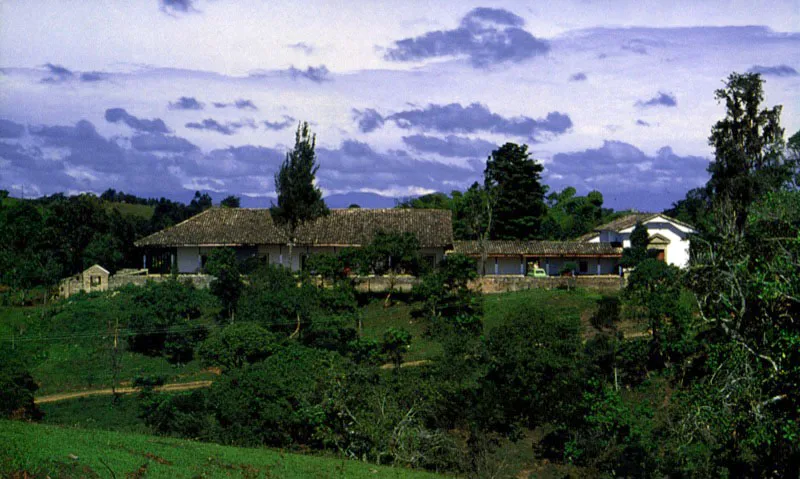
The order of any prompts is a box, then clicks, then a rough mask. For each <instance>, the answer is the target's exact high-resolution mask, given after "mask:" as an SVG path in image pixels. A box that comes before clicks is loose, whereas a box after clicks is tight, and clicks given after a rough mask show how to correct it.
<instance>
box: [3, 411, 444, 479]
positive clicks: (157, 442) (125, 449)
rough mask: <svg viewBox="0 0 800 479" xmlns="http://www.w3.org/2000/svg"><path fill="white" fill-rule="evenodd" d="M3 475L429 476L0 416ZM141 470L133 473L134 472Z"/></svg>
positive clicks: (269, 452)
mask: <svg viewBox="0 0 800 479" xmlns="http://www.w3.org/2000/svg"><path fill="white" fill-rule="evenodd" d="M0 444H2V445H3V447H2V448H0V476H3V477H7V476H12V477H14V476H13V474H17V477H23V474H22V473H23V471H24V472H28V473H29V475H28V476H27V477H31V476H30V474H31V473H33V474H35V477H47V476H49V477H60V478H70V477H112V473H111V472H110V471H113V477H120V478H121V477H148V478H159V477H164V478H169V479H177V478H182V477H186V478H194V477H248V478H255V477H269V478H288V479H291V478H355V479H358V478H367V477H369V478H373V477H390V478H392V477H394V478H406V477H408V478H434V477H441V476H436V475H434V474H431V473H427V472H423V471H414V470H409V469H399V468H388V467H380V466H375V465H372V464H367V463H363V462H357V461H348V460H342V459H335V458H329V457H320V456H307V455H300V454H289V453H284V452H282V451H276V450H271V449H252V448H236V447H228V446H220V445H216V444H206V443H200V442H194V441H187V440H180V439H171V438H164V437H157V436H147V435H143V434H134V433H120V432H111V431H100V430H86V429H73V428H68V427H58V426H49V425H38V424H31V423H25V422H18V421H5V420H3V421H0ZM137 473H138V475H135V474H137Z"/></svg>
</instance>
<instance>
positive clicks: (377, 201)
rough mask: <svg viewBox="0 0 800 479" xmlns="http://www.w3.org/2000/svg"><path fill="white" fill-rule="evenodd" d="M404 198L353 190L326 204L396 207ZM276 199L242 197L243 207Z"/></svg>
mask: <svg viewBox="0 0 800 479" xmlns="http://www.w3.org/2000/svg"><path fill="white" fill-rule="evenodd" d="M403 199H404V198H393V197H390V196H381V195H377V194H375V193H358V192H353V193H344V194H339V195H330V196H326V197H325V204H327V205H328V207H329V208H347V207H349V206H350V205H358V206H360V207H362V208H394V206H395V205H396V204H397V203H398V202H399V201H402V200H403ZM276 201H277V199H276V198H272V197H259V198H254V197H251V196H242V197H241V204H242V207H243V208H268V207H269V206H270V205H272V204H273V203H275V202H276ZM214 202H215V203H216V202H217V198H214Z"/></svg>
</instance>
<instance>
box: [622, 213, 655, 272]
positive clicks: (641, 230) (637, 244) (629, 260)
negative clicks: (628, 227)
mask: <svg viewBox="0 0 800 479" xmlns="http://www.w3.org/2000/svg"><path fill="white" fill-rule="evenodd" d="M630 241H631V246H630V248H625V249H624V250H622V260H621V261H620V264H622V266H625V267H626V268H635V267H636V266H637V265H638V264H639V263H641V262H642V261H644V260H645V259H647V245H648V243H650V234H649V233H648V232H647V227H646V226H645V225H643V224H642V223H641V222H637V223H636V226H635V227H634V228H633V231H632V232H631V236H630Z"/></svg>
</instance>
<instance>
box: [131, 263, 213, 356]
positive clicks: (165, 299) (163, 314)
mask: <svg viewBox="0 0 800 479" xmlns="http://www.w3.org/2000/svg"><path fill="white" fill-rule="evenodd" d="M129 290H130V291H131V293H132V303H133V305H135V306H134V307H133V309H132V311H131V312H130V318H129V320H128V328H129V329H131V330H132V332H133V334H132V335H131V336H129V337H128V343H129V344H130V347H131V349H132V350H133V351H137V352H141V353H145V354H150V355H161V354H167V355H168V357H170V359H172V360H174V361H177V362H186V360H188V359H189V358H190V357H191V354H192V351H193V348H194V346H195V345H196V344H197V343H199V342H200V341H202V339H203V337H204V335H205V326H203V324H202V323H200V322H199V321H198V320H199V319H200V317H201V304H202V299H201V297H202V294H203V292H201V291H198V290H197V289H195V288H194V287H193V286H192V285H191V284H183V283H180V282H178V281H177V280H175V279H170V280H168V281H164V282H162V283H154V282H149V283H148V284H147V285H145V286H143V287H133V286H131V287H130V288H129ZM187 356H188V357H187Z"/></svg>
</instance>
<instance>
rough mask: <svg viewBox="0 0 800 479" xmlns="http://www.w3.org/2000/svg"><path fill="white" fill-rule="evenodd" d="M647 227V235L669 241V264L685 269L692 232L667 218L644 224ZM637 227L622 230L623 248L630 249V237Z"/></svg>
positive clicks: (666, 257) (667, 257)
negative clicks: (657, 236)
mask: <svg viewBox="0 0 800 479" xmlns="http://www.w3.org/2000/svg"><path fill="white" fill-rule="evenodd" d="M644 225H645V226H646V227H647V233H648V234H649V235H650V236H651V237H652V236H654V235H661V236H663V237H665V238H667V239H668V240H669V245H667V247H666V249H665V250H664V254H665V258H664V259H665V260H666V262H667V263H668V264H671V265H674V266H677V267H679V268H685V267H686V266H688V264H689V238H688V235H689V234H690V233H691V232H692V230H691V229H690V228H687V227H686V226H683V225H679V224H677V223H673V222H671V221H669V220H668V219H666V218H663V217H656V218H653V219H652V220H650V221H647V222H646V223H644ZM634 228H635V226H631V227H630V228H627V229H624V230H622V231H621V232H620V233H621V235H620V236H621V237H622V240H623V241H622V246H623V247H624V248H630V246H631V240H630V236H631V233H632V232H633V229H634Z"/></svg>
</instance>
